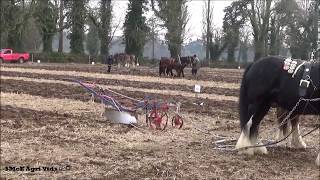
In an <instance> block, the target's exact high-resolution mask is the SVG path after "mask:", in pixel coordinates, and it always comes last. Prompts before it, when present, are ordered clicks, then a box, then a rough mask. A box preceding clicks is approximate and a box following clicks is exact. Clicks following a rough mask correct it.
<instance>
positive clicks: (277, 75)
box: [236, 56, 320, 154]
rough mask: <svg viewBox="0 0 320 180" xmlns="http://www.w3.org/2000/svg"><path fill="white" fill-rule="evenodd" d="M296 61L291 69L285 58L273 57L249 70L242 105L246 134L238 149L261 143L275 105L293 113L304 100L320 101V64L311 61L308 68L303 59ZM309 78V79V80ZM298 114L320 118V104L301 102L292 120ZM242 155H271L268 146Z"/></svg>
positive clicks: (256, 63)
mask: <svg viewBox="0 0 320 180" xmlns="http://www.w3.org/2000/svg"><path fill="white" fill-rule="evenodd" d="M294 61H295V64H296V65H294V67H293V68H292V67H291V69H290V67H289V68H288V64H286V62H285V58H282V57H273V56H270V57H265V58H262V59H260V60H258V61H256V62H254V63H252V64H251V65H249V66H248V67H247V68H246V70H245V72H244V75H243V79H242V82H241V87H240V99H239V106H240V126H241V130H242V132H241V135H240V138H239V139H238V142H237V145H236V148H237V149H239V148H243V147H246V146H252V145H255V144H256V143H257V136H258V128H259V124H260V122H261V120H262V119H263V117H264V116H265V115H266V114H267V112H268V111H269V109H270V107H271V104H273V103H275V104H277V105H278V106H279V107H281V108H283V109H285V110H288V111H291V110H292V109H293V108H294V107H295V106H296V104H297V102H298V101H299V99H300V98H301V97H303V98H305V99H316V98H320V62H311V63H310V65H307V64H308V63H306V62H304V61H302V60H294ZM291 62H292V61H291ZM293 64H294V63H293ZM286 66H287V67H286ZM289 66H290V64H289ZM288 69H289V70H288ZM306 69H309V71H308V70H306ZM290 70H291V72H290ZM306 73H307V76H306ZM305 76H306V77H308V78H307V79H306V78H305ZM303 91H304V92H305V93H302V94H303V96H301V92H303ZM298 114H314V115H319V114H320V101H313V102H311V101H301V102H300V103H299V105H298V106H297V107H296V108H295V110H294V111H293V113H292V115H291V117H294V116H296V115H298ZM241 152H245V153H247V154H254V153H267V150H266V148H265V147H259V148H248V149H246V151H241Z"/></svg>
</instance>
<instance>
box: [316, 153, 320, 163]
mask: <svg viewBox="0 0 320 180" xmlns="http://www.w3.org/2000/svg"><path fill="white" fill-rule="evenodd" d="M316 165H317V166H320V153H319V154H318V157H317V159H316Z"/></svg>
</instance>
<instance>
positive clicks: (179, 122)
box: [172, 114, 183, 129]
mask: <svg viewBox="0 0 320 180" xmlns="http://www.w3.org/2000/svg"><path fill="white" fill-rule="evenodd" d="M172 126H173V127H174V128H178V129H180V128H182V126H183V119H182V117H181V116H180V115H178V114H176V115H175V116H174V117H173V118H172Z"/></svg>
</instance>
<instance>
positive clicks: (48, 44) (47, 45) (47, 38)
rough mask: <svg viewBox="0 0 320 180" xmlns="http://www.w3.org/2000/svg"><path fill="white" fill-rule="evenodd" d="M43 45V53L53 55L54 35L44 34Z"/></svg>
mask: <svg viewBox="0 0 320 180" xmlns="http://www.w3.org/2000/svg"><path fill="white" fill-rule="evenodd" d="M42 43H43V50H42V51H43V52H45V53H51V52H52V35H50V34H49V35H48V34H44V35H42Z"/></svg>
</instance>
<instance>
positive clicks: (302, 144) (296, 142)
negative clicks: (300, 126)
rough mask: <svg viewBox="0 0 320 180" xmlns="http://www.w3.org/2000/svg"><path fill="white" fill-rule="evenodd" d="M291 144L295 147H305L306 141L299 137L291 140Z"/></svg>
mask: <svg viewBox="0 0 320 180" xmlns="http://www.w3.org/2000/svg"><path fill="white" fill-rule="evenodd" d="M291 146H292V147H295V148H301V149H306V148H307V145H306V143H305V142H304V141H303V140H302V138H301V137H299V139H298V140H293V141H292V142H291Z"/></svg>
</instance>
